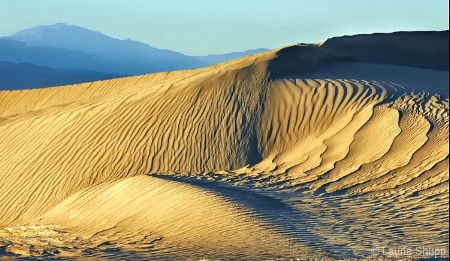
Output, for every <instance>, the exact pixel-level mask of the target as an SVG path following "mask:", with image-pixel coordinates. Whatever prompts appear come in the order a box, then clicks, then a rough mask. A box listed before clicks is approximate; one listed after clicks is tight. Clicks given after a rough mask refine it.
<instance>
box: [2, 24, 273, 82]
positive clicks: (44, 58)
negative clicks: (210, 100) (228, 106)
mask: <svg viewBox="0 0 450 261" xmlns="http://www.w3.org/2000/svg"><path fill="white" fill-rule="evenodd" d="M265 50H267V49H257V50H249V51H245V52H235V53H230V54H223V55H210V56H209V55H208V56H195V57H193V56H187V55H184V54H182V53H179V52H174V51H170V50H164V49H158V48H153V47H151V46H149V45H147V44H144V43H141V42H138V41H134V40H131V39H126V40H119V39H115V38H112V37H109V36H107V35H104V34H102V33H100V32H95V31H91V30H89V29H86V28H83V27H79V26H74V25H67V24H63V23H58V24H54V25H49V26H37V27H34V28H31V29H26V30H22V31H20V32H18V33H16V34H13V35H11V36H6V37H0V75H1V76H2V77H1V79H0V89H4V90H5V89H23V88H36V87H46V86H56V85H64V84H73V83H81V82H87V81H94V80H103V79H111V78H117V77H120V76H131V75H140V74H146V73H153V72H162V71H173V70H182V69H194V68H200V67H204V66H207V65H211V64H216V63H220V62H224V61H226V60H230V59H235V58H239V57H242V56H246V55H250V54H254V53H257V52H261V51H265Z"/></svg>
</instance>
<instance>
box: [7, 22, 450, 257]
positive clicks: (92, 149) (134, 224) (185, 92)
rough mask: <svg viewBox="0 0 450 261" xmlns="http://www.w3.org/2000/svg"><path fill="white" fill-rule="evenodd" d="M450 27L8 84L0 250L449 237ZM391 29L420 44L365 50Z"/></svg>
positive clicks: (317, 252)
mask: <svg viewBox="0 0 450 261" xmlns="http://www.w3.org/2000/svg"><path fill="white" fill-rule="evenodd" d="M445 33H446V35H447V36H448V31H447V32H435V33H433V32H428V33H426V34H424V33H400V34H386V35H381V36H380V35H371V36H357V37H356V36H355V37H354V38H352V37H345V38H342V39H341V38H333V39H330V40H327V41H326V42H325V43H323V44H322V45H320V46H318V45H295V46H290V47H286V48H283V49H280V50H274V51H269V52H265V53H260V54H256V55H253V56H249V57H246V58H243V59H240V60H235V61H230V62H227V63H223V64H219V65H216V66H211V67H207V68H203V69H198V70H192V71H179V72H171V73H160V74H154V75H143V76H136V77H129V78H123V79H115V80H109V81H101V82H94V83H88V84H79V85H73V86H65V87H56V88H48V89H42V90H24V91H14V92H0V133H1V135H0V166H1V171H0V192H1V193H0V202H1V204H0V251H3V252H4V253H5V254H11V255H25V256H30V255H31V256H42V257H52V256H56V257H65V256H84V257H86V258H87V257H93V258H117V259H122V258H123V259H133V258H136V259H138V258H157V257H159V258H168V259H174V258H175V259H177V258H181V259H185V258H194V259H200V258H219V259H222V258H223V259H241V258H242V259H271V258H296V257H300V258H312V257H330V258H353V257H370V256H372V257H373V255H374V252H373V251H371V250H372V249H373V248H374V247H383V246H388V247H392V248H395V247H401V246H411V247H413V246H424V247H425V246H427V247H430V248H433V247H434V248H433V249H441V248H443V247H446V246H448V228H447V225H448V213H447V212H448V193H449V192H448V177H449V171H448V154H449V150H448V143H449V140H448V127H449V126H448V113H449V112H448V110H449V107H448V67H445V66H443V65H442V60H443V59H444V60H445V59H447V60H448V48H444V49H442V48H440V47H441V46H444V45H442V41H444V40H443V39H445V38H443V37H442V34H444V35H445ZM423 37H428V38H426V39H428V42H427V43H428V44H429V45H430V46H435V47H436V48H435V49H434V50H435V51H433V52H431V51H426V50H425V51H424V50H422V49H423V48H432V47H423V46H422V45H421V44H417V43H420V41H425V40H423ZM416 38H417V39H419V40H417V41H418V42H414V41H412V40H411V39H416ZM352 39H354V41H352ZM361 39H363V40H361ZM374 39H375V40H374ZM380 39H381V40H382V39H385V40H386V39H387V40H386V41H388V42H389V41H391V42H392V43H395V44H391V45H387V47H386V46H384V47H383V48H390V47H389V46H391V47H392V48H393V49H392V50H386V52H387V53H389V52H391V51H392V52H394V51H395V50H397V49H399V48H400V49H401V47H404V50H406V51H405V52H407V53H409V54H411V57H416V58H414V59H413V60H411V62H410V63H408V61H409V60H408V59H406V58H405V59H403V58H398V59H391V58H390V59H383V58H380V57H379V56H380V50H374V48H375V49H376V46H373V45H370V44H369V47H370V48H369V47H368V48H367V50H368V51H367V52H362V45H364V44H367V43H368V42H369V43H370V42H371V41H372V40H374V41H380ZM383 41H384V40H383ZM444 42H445V41H444ZM447 42H448V37H447ZM346 46H351V47H352V48H354V49H357V50H359V52H362V54H359V53H358V52H355V53H352V52H351V50H348V49H346ZM445 46H447V45H445ZM358 48H360V49H361V50H360V49H358ZM421 48H422V49H421ZM402 50H403V49H402ZM416 50H417V52H416ZM427 50H428V49H427ZM371 53H372V55H371ZM382 53H383V52H381V54H382ZM436 54H439V55H436ZM2 244H3V245H4V246H3V247H1V245H2ZM67 245H70V247H68V246H67ZM375 254H376V253H375ZM377 254H380V255H381V254H382V253H377ZM381 257H384V258H389V257H392V256H389V254H386V253H385V254H384V255H381ZM416 257H425V258H428V256H423V255H422V256H420V255H418V254H417V253H416ZM445 257H448V252H447V253H446V255H445Z"/></svg>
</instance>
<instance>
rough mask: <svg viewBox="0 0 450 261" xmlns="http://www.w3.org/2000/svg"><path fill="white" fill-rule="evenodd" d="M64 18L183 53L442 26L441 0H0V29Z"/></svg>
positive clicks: (2, 32)
mask: <svg viewBox="0 0 450 261" xmlns="http://www.w3.org/2000/svg"><path fill="white" fill-rule="evenodd" d="M59 22H62V23H67V24H72V25H78V26H82V27H86V28H88V29H91V30H94V31H100V32H102V33H104V34H106V35H109V36H111V37H114V38H118V39H127V38H131V39H133V40H137V41H140V42H144V43H147V44H149V45H150V46H152V47H156V48H162V49H170V50H173V51H178V52H181V53H184V54H188V55H206V54H221V53H227V52H233V51H244V50H248V49H255V48H261V47H264V48H279V47H283V46H286V45H290V44H294V43H298V42H306V43H313V42H319V41H323V40H325V39H326V38H328V37H333V36H341V35H352V34H359V33H374V32H393V31H413V30H448V28H449V4H448V2H447V0H426V1H425V0H376V1H372V0H308V1H306V0H281V1H280V0H178V1H177V0H161V1H153V0H126V1H116V0H95V1H94V0H0V36H6V35H11V34H14V33H16V32H18V31H20V30H22V29H27V28H31V27H34V26H38V25H50V24H55V23H59Z"/></svg>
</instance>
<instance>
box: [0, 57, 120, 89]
mask: <svg viewBox="0 0 450 261" xmlns="http://www.w3.org/2000/svg"><path fill="white" fill-rule="evenodd" d="M117 77H120V75H116V74H106V73H101V72H95V71H89V70H72V69H58V68H50V67H46V66H39V65H35V64H30V63H20V64H15V63H11V62H5V61H0V90H17V89H28V88H39V87H49V86H59V85H66V84H75V83H82V82H91V81H96V80H105V79H112V78H117Z"/></svg>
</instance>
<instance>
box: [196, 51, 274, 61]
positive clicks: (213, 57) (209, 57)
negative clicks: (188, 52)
mask: <svg viewBox="0 0 450 261" xmlns="http://www.w3.org/2000/svg"><path fill="white" fill-rule="evenodd" d="M268 50H269V49H265V48H259V49H252V50H247V51H244V52H232V53H226V54H215V55H204V56H193V57H194V58H196V59H198V60H200V61H203V62H206V63H208V64H218V63H222V62H226V61H230V60H234V59H237V58H241V57H244V56H248V55H252V54H255V53H260V52H265V51H268Z"/></svg>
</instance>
